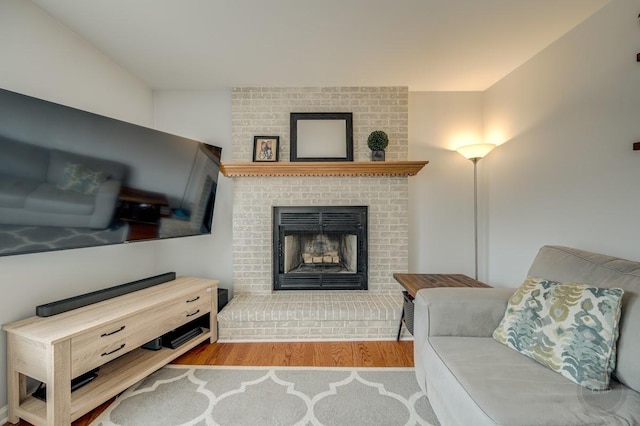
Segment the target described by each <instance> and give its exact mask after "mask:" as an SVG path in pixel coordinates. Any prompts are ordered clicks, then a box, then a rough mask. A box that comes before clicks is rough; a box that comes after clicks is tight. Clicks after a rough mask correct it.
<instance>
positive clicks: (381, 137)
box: [367, 130, 389, 151]
mask: <svg viewBox="0 0 640 426" xmlns="http://www.w3.org/2000/svg"><path fill="white" fill-rule="evenodd" d="M387 145H389V136H387V134H386V133H385V132H383V131H382V130H375V131H373V132H371V134H370V135H369V138H368V139H367V146H368V147H369V149H370V150H371V151H382V150H384V149H385V148H386V147H387Z"/></svg>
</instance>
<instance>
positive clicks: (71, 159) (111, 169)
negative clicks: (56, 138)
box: [47, 149, 126, 184]
mask: <svg viewBox="0 0 640 426" xmlns="http://www.w3.org/2000/svg"><path fill="white" fill-rule="evenodd" d="M68 163H73V164H83V165H84V166H86V167H87V168H89V169H91V170H99V171H102V172H103V173H104V174H105V175H106V177H107V178H108V179H113V180H123V178H124V174H125V171H126V167H125V165H124V164H122V163H118V162H115V161H111V160H103V159H101V158H96V157H89V156H86V155H80V154H73V153H71V152H66V151H60V150H57V149H53V150H51V155H50V161H49V169H48V171H47V182H49V183H53V184H58V183H59V182H61V181H62V179H63V176H64V170H65V167H67V164H68Z"/></svg>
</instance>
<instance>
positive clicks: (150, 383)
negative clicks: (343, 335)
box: [91, 365, 439, 426]
mask: <svg viewBox="0 0 640 426" xmlns="http://www.w3.org/2000/svg"><path fill="white" fill-rule="evenodd" d="M113 425H135V426H140V425H154V426H161V425H166V426H168V425H185V426H186V425H194V426H195V425H197V426H205V425H234V426H235V425H239V426H240V425H251V426H254V425H261V426H262V425H300V426H307V425H327V426H328V425H336V426H337V425H349V426H355V425H385V426H391V425H427V426H438V425H439V423H438V420H437V418H436V416H435V415H434V413H433V410H432V409H431V405H430V404H429V400H428V399H427V397H426V396H425V394H424V393H423V392H422V391H421V390H420V388H419V387H418V383H417V382H416V379H415V373H414V371H413V368H316V367H311V368H304V367H221V366H184V365H168V366H165V367H164V368H162V369H160V370H158V371H156V372H155V373H154V374H152V375H151V376H149V377H147V378H146V379H144V380H143V381H141V382H139V383H138V384H136V385H134V386H133V387H131V388H129V389H128V390H126V391H125V392H124V393H123V394H122V395H121V396H120V397H118V399H116V401H115V402H114V403H113V404H111V406H109V408H108V409H107V410H106V411H105V412H103V413H102V414H101V415H100V417H98V418H97V419H96V420H95V421H94V422H93V423H91V426H113Z"/></svg>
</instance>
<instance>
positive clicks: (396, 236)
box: [232, 87, 409, 294]
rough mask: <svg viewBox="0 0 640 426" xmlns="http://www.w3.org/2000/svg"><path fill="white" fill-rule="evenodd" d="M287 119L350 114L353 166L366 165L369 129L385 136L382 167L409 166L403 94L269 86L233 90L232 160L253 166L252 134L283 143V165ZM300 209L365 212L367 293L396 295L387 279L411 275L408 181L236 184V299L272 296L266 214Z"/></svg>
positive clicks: (286, 156) (397, 89)
mask: <svg viewBox="0 0 640 426" xmlns="http://www.w3.org/2000/svg"><path fill="white" fill-rule="evenodd" d="M291 112H352V113H353V129H354V161H369V158H370V150H369V148H368V147H367V137H368V136H369V134H370V133H371V132H372V131H373V130H384V131H385V132H387V133H388V135H389V146H388V147H387V150H386V151H387V152H386V158H387V160H406V159H407V156H408V139H407V127H408V90H407V88H406V87H324V88H322V87H311V88H273V87H270V88H234V89H233V91H232V123H233V124H232V140H233V161H251V159H252V153H253V137H254V136H257V135H265V136H280V161H288V160H289V124H290V121H289V118H290V117H289V114H290V113H291ZM305 205H317V206H323V205H329V206H334V205H364V206H369V290H370V291H372V292H382V293H385V292H386V293H388V292H398V289H399V288H400V287H399V285H398V284H397V283H396V282H395V280H394V279H393V276H392V274H393V273H394V272H406V271H407V270H408V238H409V237H408V233H409V229H408V182H407V178H406V177H386V176H384V177H269V178H265V177H258V178H251V177H246V178H234V185H233V239H234V246H233V247H234V248H233V259H234V260H233V271H234V272H233V281H234V284H233V288H234V293H237V294H269V293H270V292H271V287H272V271H271V244H272V242H271V221H272V217H271V215H272V212H271V207H272V206H305Z"/></svg>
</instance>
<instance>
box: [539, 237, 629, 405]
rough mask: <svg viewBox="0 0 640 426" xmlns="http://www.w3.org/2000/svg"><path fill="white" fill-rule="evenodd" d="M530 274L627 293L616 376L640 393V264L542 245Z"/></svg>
mask: <svg viewBox="0 0 640 426" xmlns="http://www.w3.org/2000/svg"><path fill="white" fill-rule="evenodd" d="M529 275H531V276H535V277H541V278H546V279H548V280H552V281H559V282H579V283H584V284H589V285H593V286H596V287H608V288H612V287H615V288H621V289H623V290H624V297H623V298H622V317H621V318H620V326H619V330H620V337H619V338H618V344H617V353H616V358H617V359H616V369H615V371H614V372H613V375H614V376H615V377H616V378H617V379H618V380H619V381H620V382H622V383H624V384H625V385H627V386H629V387H630V388H632V389H634V390H635V391H636V392H640V367H639V365H638V354H640V333H638V324H640V262H634V261H630V260H625V259H620V258H617V257H612V256H607V255H603V254H598V253H592V252H589V251H585V250H579V249H575V248H571V247H563V246H543V247H542V248H540V251H539V252H538V255H537V256H536V258H535V259H534V261H533V263H532V264H531V267H530V269H529Z"/></svg>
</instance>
